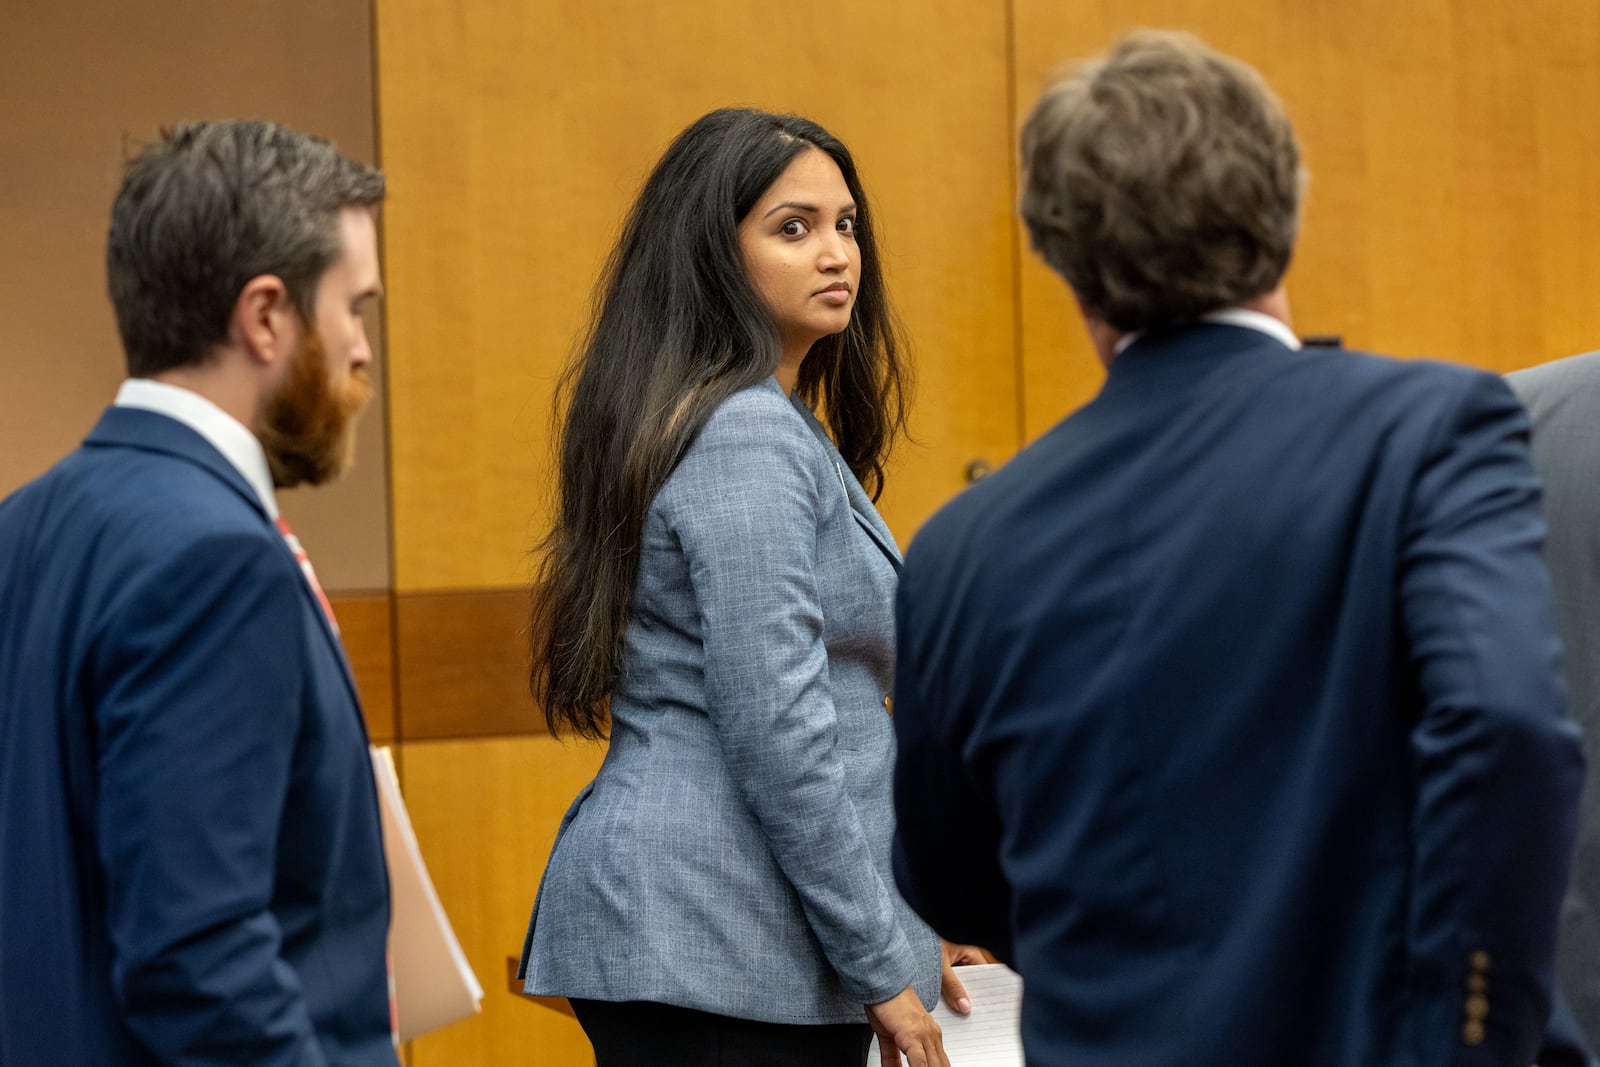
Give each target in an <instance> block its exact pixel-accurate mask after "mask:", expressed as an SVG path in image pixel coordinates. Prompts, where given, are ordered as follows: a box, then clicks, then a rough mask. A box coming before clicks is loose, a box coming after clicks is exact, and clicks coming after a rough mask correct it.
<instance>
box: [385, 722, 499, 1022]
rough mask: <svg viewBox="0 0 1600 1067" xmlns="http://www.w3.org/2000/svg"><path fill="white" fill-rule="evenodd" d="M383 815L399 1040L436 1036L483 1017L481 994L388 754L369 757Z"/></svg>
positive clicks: (392, 965)
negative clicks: (472, 1017) (457, 1023)
mask: <svg viewBox="0 0 1600 1067" xmlns="http://www.w3.org/2000/svg"><path fill="white" fill-rule="evenodd" d="M372 770H373V775H374V777H375V778H376V779H377V782H378V804H379V807H380V808H381V809H382V811H383V851H384V855H385V856H386V857H387V859H388V863H389V893H390V923H389V965H390V967H391V968H392V969H393V976H394V997H395V1015H396V1018H397V1020H398V1022H399V1025H400V1040H401V1041H410V1040H411V1039H412V1038H414V1037H417V1036H420V1035H422V1034H425V1033H427V1032H428V1031H430V1030H437V1029H438V1028H439V1027H441V1026H443V1025H445V1024H446V1023H452V1022H455V1021H456V1020H457V1019H462V1018H465V1017H466V1016H468V1015H472V1014H474V1013H475V1012H477V1011H479V1010H480V1006H479V1005H480V1002H481V1001H482V1000H483V987H482V986H480V985H479V984H478V978H477V975H475V974H473V973H472V967H471V966H470V965H468V963H467V957H466V955H465V954H464V953H463V952H462V951H461V944H460V942H458V941H457V940H456V934H455V931H454V930H453V929H451V927H450V919H449V917H448V916H446V915H445V913H444V908H442V907H440V906H439V895H438V894H437V893H435V892H434V889H433V879H431V878H429V877H428V867H427V865H426V864H424V863H423V862H422V850H421V849H419V848H418V847H417V836H416V834H415V833H414V832H413V831H412V829H411V817H410V816H409V815H407V814H406V805H405V801H403V800H402V799H401V797H400V779H399V776H398V775H396V774H395V771H394V757H393V756H391V755H390V754H389V750H388V749H387V748H374V749H373V750H372Z"/></svg>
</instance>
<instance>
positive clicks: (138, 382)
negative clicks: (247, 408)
mask: <svg viewBox="0 0 1600 1067" xmlns="http://www.w3.org/2000/svg"><path fill="white" fill-rule="evenodd" d="M114 403H115V405H116V406H117V407H130V408H142V409H143V410H145V411H153V412H155V413H156V414H158V415H166V416H168V417H169V418H174V419H177V420H178V421H179V422H181V423H183V424H184V425H185V426H187V427H189V429H191V430H193V431H195V432H196V433H198V434H199V435H200V436H201V437H204V438H205V439H206V440H207V441H209V442H210V443H211V446H212V447H213V448H215V449H216V450H217V451H218V452H220V453H222V456H223V458H224V459H226V460H227V461H228V462H229V463H231V464H233V466H234V467H235V468H236V469H237V470H238V471H239V473H240V474H242V475H244V480H245V481H246V482H248V483H249V484H250V487H251V488H252V489H254V490H255V493H256V495H257V496H258V497H260V498H261V502H262V504H264V505H265V506H266V509H267V514H268V515H270V516H271V517H273V518H277V517H278V502H277V499H276V498H275V496H274V494H273V486H272V471H271V468H269V467H268V465H267V454H266V452H265V451H264V450H263V449H262V447H261V442H260V441H259V440H257V439H256V435H255V434H254V433H252V432H251V431H250V428H249V427H247V426H246V425H245V424H244V423H242V422H240V421H239V420H238V419H236V418H234V417H233V416H232V415H230V414H228V413H227V412H226V411H224V410H222V408H220V407H218V406H217V404H216V403H214V402H213V401H212V400H210V399H209V398H208V397H205V396H203V395H201V394H200V393H197V392H195V391H194V390H192V389H186V388H183V387H182V386H177V385H169V384H167V383H166V382H158V381H155V380H154V379H151V378H129V379H128V380H127V381H125V382H123V383H122V387H121V388H119V389H118V390H117V399H116V400H115V401H114Z"/></svg>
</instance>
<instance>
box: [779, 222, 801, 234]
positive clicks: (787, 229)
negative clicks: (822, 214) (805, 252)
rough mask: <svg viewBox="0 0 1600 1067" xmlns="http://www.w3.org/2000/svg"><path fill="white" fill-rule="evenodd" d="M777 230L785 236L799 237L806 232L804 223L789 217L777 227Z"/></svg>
mask: <svg viewBox="0 0 1600 1067" xmlns="http://www.w3.org/2000/svg"><path fill="white" fill-rule="evenodd" d="M778 232H779V233H781V234H783V235H784V236H785V237H799V236H801V235H802V234H804V233H805V232H806V224H805V223H803V222H801V221H800V220H799V219H790V220H789V221H787V222H785V223H784V224H783V225H782V226H780V227H778Z"/></svg>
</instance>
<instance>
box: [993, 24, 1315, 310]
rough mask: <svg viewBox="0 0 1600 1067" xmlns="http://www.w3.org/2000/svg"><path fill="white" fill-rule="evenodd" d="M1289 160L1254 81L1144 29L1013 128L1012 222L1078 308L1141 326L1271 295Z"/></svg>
mask: <svg viewBox="0 0 1600 1067" xmlns="http://www.w3.org/2000/svg"><path fill="white" fill-rule="evenodd" d="M1300 186H1301V173H1300V153H1299V149H1298V148H1297V146H1296V145H1295V140H1294V130H1293V129H1292V128H1291V127H1290V125H1289V119H1288V118H1287V117H1286V116H1285V115H1284V112H1283V107H1282V105H1281V104H1280V103H1279V102H1278V99H1277V97H1275V96H1273V95H1272V91H1271V90H1270V89H1268V88H1267V85H1266V83H1265V82H1264V81H1262V79H1261V75H1259V74H1258V73H1256V71H1255V70H1254V69H1253V68H1251V67H1249V66H1247V65H1245V64H1244V63H1241V62H1240V61H1239V60H1237V59H1233V58H1232V57H1230V56H1225V55H1223V54H1222V53H1220V52H1217V51H1214V50H1212V49H1211V48H1208V47H1207V46H1206V45H1205V44H1203V43H1202V42H1201V41H1200V40H1199V39H1197V38H1195V37H1193V36H1191V35H1189V34H1186V33H1163V32H1157V31H1153V30H1142V31H1137V32H1134V33H1131V34H1129V35H1128V36H1126V37H1124V38H1123V39H1122V40H1120V41H1118V42H1117V43H1116V44H1115V45H1114V46H1113V47H1112V49H1111V51H1110V52H1109V53H1108V54H1107V55H1106V56H1105V57H1104V58H1102V59H1099V60H1096V61H1093V62H1090V63H1088V64H1085V65H1084V66H1083V67H1082V68H1081V69H1080V70H1079V71H1078V72H1077V74H1076V76H1074V77H1070V78H1068V79H1066V80H1065V81H1061V82H1058V83H1057V84H1055V85H1054V86H1052V87H1051V88H1049V89H1047V90H1046V91H1045V93H1044V95H1043V96H1041V97H1040V98H1039V102H1038V103H1036V104H1035V105H1034V106H1033V111H1032V112H1031V113H1030V114H1029V116H1028V120H1027V123H1026V125H1025V126H1024V127H1023V131H1022V203H1021V211H1022V219H1023V222H1025V223H1026V224H1027V227H1028V236H1029V237H1030V239H1031V240H1032V242H1033V247H1034V249H1035V250H1036V251H1037V252H1038V253H1039V255H1040V256H1042V257H1043V258H1044V261H1045V262H1046V263H1048V264H1049V265H1050V266H1051V267H1052V268H1053V269H1054V270H1055V271H1056V273H1057V274H1059V275H1061V277H1062V278H1064V279H1065V280H1066V282H1067V284H1068V285H1070V286H1071V287H1072V290H1073V292H1075V293H1076V294H1077V295H1078V299H1079V300H1080V301H1082V303H1083V306H1084V308H1085V309H1086V310H1087V311H1088V312H1089V313H1090V314H1092V315H1094V316H1095V317H1096V318H1099V319H1101V320H1103V321H1105V322H1108V323H1110V324H1111V325H1112V326H1114V327H1116V328H1117V329H1119V330H1148V329H1154V328H1156V327H1160V326H1168V325H1172V324H1173V323H1178V322H1183V321H1186V320H1189V319H1194V318H1198V317H1199V316H1201V315H1203V314H1205V313H1207V312H1210V311H1217V310H1219V309H1221V308H1226V307H1232V306H1234V305H1237V304H1242V303H1245V302H1246V301H1248V300H1251V299H1253V298H1255V297H1258V296H1261V295H1263V294H1265V293H1269V292H1271V291H1272V290H1273V289H1274V288H1275V287H1276V286H1277V285H1278V283H1279V281H1281V280H1282V278H1283V275H1284V272H1285V271H1286V270H1287V269H1288V267H1289V257H1290V255H1291V254H1292V253H1293V251H1294V241H1295V232H1296V228H1297V226H1298V222H1299V204H1300Z"/></svg>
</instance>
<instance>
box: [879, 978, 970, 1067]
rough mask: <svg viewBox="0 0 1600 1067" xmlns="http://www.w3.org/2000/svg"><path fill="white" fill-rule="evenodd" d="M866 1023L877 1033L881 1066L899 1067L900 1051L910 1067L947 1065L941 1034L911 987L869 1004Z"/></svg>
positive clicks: (948, 1063)
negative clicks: (879, 1002) (887, 998)
mask: <svg viewBox="0 0 1600 1067" xmlns="http://www.w3.org/2000/svg"><path fill="white" fill-rule="evenodd" d="M867 1022H869V1023H871V1024H872V1029H873V1030H874V1031H875V1032H876V1033H877V1035H878V1055H879V1056H880V1057H881V1059H882V1067H900V1055H901V1053H904V1054H905V1057H906V1060H907V1061H908V1062H909V1063H910V1064H911V1067H950V1059H949V1057H947V1056H946V1055H945V1054H944V1033H943V1032H942V1031H941V1030H940V1029H939V1024H938V1023H936V1022H934V1021H933V1016H931V1015H929V1014H928V1011H927V1009H926V1008H924V1007H923V1006H922V1001H921V1000H920V999H918V997H917V992H916V990H914V989H912V988H911V987H910V986H906V987H905V988H904V989H902V990H901V991H900V992H899V994H898V995H896V996H894V997H892V998H890V999H889V1000H885V1001H883V1002H882V1003H881V1004H868V1005H867Z"/></svg>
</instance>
